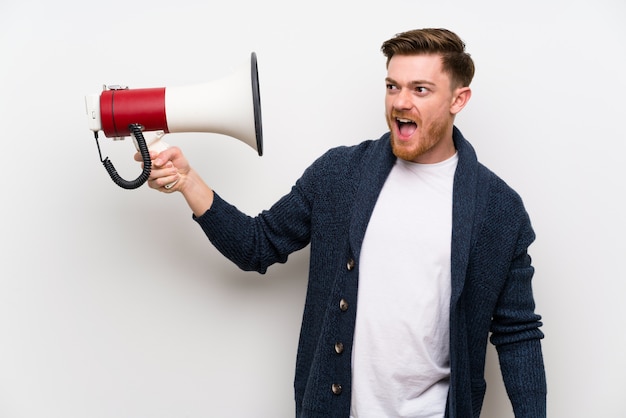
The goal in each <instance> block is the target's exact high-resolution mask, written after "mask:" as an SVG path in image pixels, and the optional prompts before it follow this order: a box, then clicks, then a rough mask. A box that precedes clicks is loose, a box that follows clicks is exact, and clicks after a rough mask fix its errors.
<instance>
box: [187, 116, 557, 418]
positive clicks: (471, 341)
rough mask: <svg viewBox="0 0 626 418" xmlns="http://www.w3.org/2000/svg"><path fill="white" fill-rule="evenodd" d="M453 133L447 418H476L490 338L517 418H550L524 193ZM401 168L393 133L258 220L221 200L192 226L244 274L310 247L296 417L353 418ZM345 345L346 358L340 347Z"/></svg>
mask: <svg viewBox="0 0 626 418" xmlns="http://www.w3.org/2000/svg"><path fill="white" fill-rule="evenodd" d="M453 135H454V136H453V137H454V142H455V146H456V148H457V151H458V153H459V162H458V166H457V170H456V173H455V181H454V191H453V230H452V243H451V245H452V259H451V264H452V296H451V301H450V366H451V375H450V390H449V395H448V402H447V407H446V416H447V417H458V418H471V417H479V415H480V410H481V408H482V403H483V399H484V395H485V390H486V384H485V379H484V368H485V353H486V345H487V342H488V340H489V336H490V335H491V342H492V343H493V344H494V345H495V346H496V348H497V351H498V354H499V361H500V367H501V370H502V376H503V379H504V383H505V386H506V390H507V393H508V395H509V398H510V400H511V403H512V406H513V409H514V411H515V415H516V417H528V418H530V417H532V418H541V417H544V416H545V414H546V406H545V405H546V383H545V372H544V366H543V359H542V354H541V345H540V339H541V338H543V334H542V333H541V331H540V330H539V327H540V326H541V322H540V317H539V315H537V314H535V312H534V309H535V304H534V299H533V294H532V288H531V279H532V277H533V273H534V270H533V267H532V266H531V259H530V256H529V255H528V254H527V248H528V246H529V245H530V244H531V243H532V242H533V240H534V238H535V235H534V232H533V230H532V227H531V223H530V220H529V218H528V215H527V213H526V211H525V209H524V206H523V203H522V200H521V199H520V197H519V196H518V194H517V193H516V192H515V191H514V190H513V189H511V188H510V187H509V186H508V185H507V184H506V183H505V182H504V181H502V180H501V179H500V178H498V177H497V176H496V175H495V174H494V173H492V172H491V171H489V170H488V169H487V168H485V167H484V166H483V165H481V164H480V163H479V162H478V160H477V159H476V155H475V153H474V150H473V148H472V146H471V145H470V144H469V142H467V141H466V140H465V139H464V138H463V136H462V134H461V133H460V131H458V129H456V128H455V129H454V134H453ZM394 161H395V157H394V156H393V154H392V152H391V147H390V145H389V134H388V133H386V134H385V135H383V136H382V137H381V138H380V139H378V140H369V141H364V142H363V143H361V144H359V145H356V146H351V147H338V148H334V149H331V150H330V151H328V152H327V153H325V154H324V155H323V156H321V157H320V158H319V159H317V160H316V161H315V162H314V163H313V164H312V165H311V166H310V167H309V168H308V169H307V170H306V171H305V172H304V174H303V175H302V177H301V178H300V179H299V180H298V181H297V182H296V184H295V185H294V187H293V188H292V190H291V191H290V192H289V193H288V194H286V195H285V196H283V197H282V198H281V199H280V200H279V201H278V202H277V203H276V204H274V205H273V206H272V207H271V208H270V209H269V210H267V211H263V212H261V213H260V214H259V215H257V216H255V217H251V216H248V215H246V214H244V213H242V212H241V211H239V210H238V209H237V208H236V207H234V206H232V205H230V204H228V203H227V202H225V201H224V200H223V199H222V198H221V197H220V196H219V195H217V194H216V196H215V200H214V203H213V206H212V207H211V209H210V210H209V211H207V212H206V213H205V214H203V215H202V216H200V217H197V218H196V217H194V219H195V220H196V221H197V222H198V224H199V225H200V226H201V227H202V229H203V230H204V232H205V233H206V235H207V237H208V238H209V239H210V240H211V242H212V243H213V245H215V247H216V248H217V249H218V250H219V251H220V252H222V253H223V254H224V255H225V256H226V257H228V258H229V259H230V260H232V261H233V262H234V263H236V264H237V265H238V266H239V267H240V268H242V269H244V270H254V271H258V272H260V273H265V272H266V271H267V269H268V268H269V266H271V265H272V264H274V263H284V262H286V261H287V258H288V256H289V254H291V253H292V252H294V251H297V250H299V249H301V248H304V247H305V246H307V245H309V244H310V252H311V256H310V266H309V281H308V288H307V296H306V301H305V306H304V314H303V319H302V327H301V333H300V341H299V345H298V356H297V363H296V371H295V383H294V387H295V404H296V405H295V409H296V414H295V415H296V416H297V417H301V418H310V417H324V418H329V417H337V418H348V417H349V413H350V391H351V362H350V360H351V353H352V337H353V333H354V324H355V319H356V309H357V289H358V277H359V254H360V250H361V244H362V242H363V237H364V235H365V230H366V228H367V223H368V221H369V218H370V215H371V213H372V210H373V208H374V205H375V203H376V199H377V198H378V194H379V192H380V190H381V188H382V185H383V183H384V181H385V179H386V178H387V175H388V174H389V171H390V170H391V167H392V166H393V164H394ZM416 256H419V254H416ZM337 342H341V343H342V346H343V347H344V349H343V351H341V352H337V350H335V349H334V347H335V344H336V343H337ZM389 355H393V353H389Z"/></svg>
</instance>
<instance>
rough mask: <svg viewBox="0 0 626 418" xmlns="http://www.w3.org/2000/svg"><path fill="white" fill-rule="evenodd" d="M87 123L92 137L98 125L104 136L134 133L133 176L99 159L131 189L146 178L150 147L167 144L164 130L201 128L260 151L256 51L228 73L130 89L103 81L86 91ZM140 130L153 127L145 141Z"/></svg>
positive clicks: (161, 148)
mask: <svg viewBox="0 0 626 418" xmlns="http://www.w3.org/2000/svg"><path fill="white" fill-rule="evenodd" d="M85 106H86V111H87V119H88V125H89V129H91V130H92V131H93V132H94V136H95V138H96V141H97V140H98V133H99V132H100V131H102V132H103V133H104V135H105V136H106V137H109V138H113V139H123V138H125V137H128V136H131V135H132V136H133V137H134V141H135V146H136V147H137V149H138V150H139V152H140V153H141V155H142V158H143V163H144V168H143V172H142V173H141V175H140V176H139V177H138V178H137V179H136V180H134V181H128V180H124V179H122V178H121V177H120V176H119V174H117V171H116V170H115V168H114V166H113V164H112V163H111V161H110V160H109V159H108V158H105V159H102V154H101V153H100V145H99V144H98V152H99V153H100V160H101V161H102V163H103V164H104V166H105V168H106V169H107V171H108V172H109V175H110V176H111V179H112V180H113V181H114V182H115V183H116V184H117V185H118V186H120V187H122V188H125V189H135V188H137V187H139V186H141V185H142V184H143V183H145V182H146V181H147V180H148V176H149V175H150V171H151V161H150V154H149V151H148V150H149V149H150V150H156V151H157V152H160V151H162V150H163V149H165V148H167V147H168V145H167V144H166V143H165V142H164V141H162V140H161V138H162V137H163V135H165V134H167V133H182V132H206V133H218V134H223V135H228V136H230V137H233V138H236V139H239V140H241V141H242V142H244V143H245V144H247V145H249V146H250V147H252V148H253V149H254V150H256V151H257V153H258V155H259V156H261V155H263V130H262V124H261V98H260V90H259V77H258V65H257V58H256V54H255V53H254V52H253V53H252V54H251V56H250V63H249V64H246V66H245V67H243V68H240V69H239V70H238V71H236V72H235V73H233V74H231V75H230V76H228V77H225V78H222V79H219V80H216V81H212V82H208V83H204V84H196V85H188V86H182V87H158V88H141V89H129V88H128V87H124V86H108V87H106V86H105V87H104V89H103V91H102V92H101V93H100V94H91V95H87V96H85ZM144 132H154V136H153V137H152V138H151V140H150V141H149V142H146V138H145V137H144V135H143V133H144Z"/></svg>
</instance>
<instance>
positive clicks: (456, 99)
mask: <svg viewBox="0 0 626 418" xmlns="http://www.w3.org/2000/svg"><path fill="white" fill-rule="evenodd" d="M470 97H472V90H471V89H470V88H469V87H459V88H457V89H456V90H454V96H453V97H452V104H451V105H450V113H452V114H453V115H456V114H457V113H459V112H460V111H461V110H462V109H463V108H464V107H465V105H466V104H467V102H469V99H470Z"/></svg>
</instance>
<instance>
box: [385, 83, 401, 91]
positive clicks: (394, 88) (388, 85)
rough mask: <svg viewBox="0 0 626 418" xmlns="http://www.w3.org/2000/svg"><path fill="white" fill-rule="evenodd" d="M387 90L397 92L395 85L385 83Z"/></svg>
mask: <svg viewBox="0 0 626 418" xmlns="http://www.w3.org/2000/svg"><path fill="white" fill-rule="evenodd" d="M386 86H387V90H398V86H396V85H395V84H391V83H387V84H386Z"/></svg>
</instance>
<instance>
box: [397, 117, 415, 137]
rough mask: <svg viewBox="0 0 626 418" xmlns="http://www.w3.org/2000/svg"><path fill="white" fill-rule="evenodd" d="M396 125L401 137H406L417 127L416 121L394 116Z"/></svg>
mask: <svg viewBox="0 0 626 418" xmlns="http://www.w3.org/2000/svg"><path fill="white" fill-rule="evenodd" d="M396 125H397V126H398V132H399V133H400V136H401V137H404V138H408V137H410V136H411V135H413V133H414V132H415V130H416V129H417V123H416V122H415V121H413V120H411V119H406V118H396Z"/></svg>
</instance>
